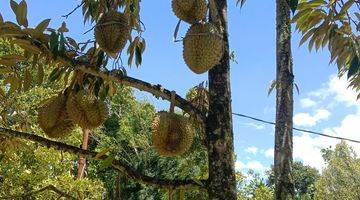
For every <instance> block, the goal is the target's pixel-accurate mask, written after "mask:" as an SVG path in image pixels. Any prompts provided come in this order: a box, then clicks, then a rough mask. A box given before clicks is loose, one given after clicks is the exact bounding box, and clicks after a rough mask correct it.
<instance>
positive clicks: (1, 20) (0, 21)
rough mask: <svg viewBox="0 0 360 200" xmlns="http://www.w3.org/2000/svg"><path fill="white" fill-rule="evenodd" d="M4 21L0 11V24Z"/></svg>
mask: <svg viewBox="0 0 360 200" xmlns="http://www.w3.org/2000/svg"><path fill="white" fill-rule="evenodd" d="M2 23H4V18H3V17H2V15H1V13H0V24H2Z"/></svg>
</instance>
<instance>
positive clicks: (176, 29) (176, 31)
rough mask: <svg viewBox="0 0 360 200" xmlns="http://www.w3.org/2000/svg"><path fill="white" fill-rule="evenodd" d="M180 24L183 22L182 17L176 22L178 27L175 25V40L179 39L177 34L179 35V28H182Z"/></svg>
mask: <svg viewBox="0 0 360 200" xmlns="http://www.w3.org/2000/svg"><path fill="white" fill-rule="evenodd" d="M180 24H181V19H179V21H178V23H177V24H176V27H175V31H174V37H173V39H174V41H176V39H177V35H178V32H179V28H180Z"/></svg>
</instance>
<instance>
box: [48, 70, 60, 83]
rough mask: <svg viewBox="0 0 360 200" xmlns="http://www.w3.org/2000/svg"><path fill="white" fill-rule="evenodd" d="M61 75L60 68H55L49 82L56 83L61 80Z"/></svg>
mask: <svg viewBox="0 0 360 200" xmlns="http://www.w3.org/2000/svg"><path fill="white" fill-rule="evenodd" d="M60 74H61V70H60V69H59V68H55V69H54V70H53V71H52V72H51V73H50V75H49V81H50V82H54V81H55V80H56V79H58V78H59V76H60Z"/></svg>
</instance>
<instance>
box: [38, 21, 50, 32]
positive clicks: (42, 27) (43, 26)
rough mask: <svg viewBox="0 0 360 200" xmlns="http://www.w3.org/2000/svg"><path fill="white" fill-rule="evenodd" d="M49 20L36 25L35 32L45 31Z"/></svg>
mask: <svg viewBox="0 0 360 200" xmlns="http://www.w3.org/2000/svg"><path fill="white" fill-rule="evenodd" d="M50 20H51V19H45V20H43V21H42V22H40V24H38V25H37V26H36V28H35V30H36V31H38V32H40V33H42V32H44V31H45V29H46V28H47V27H48V26H49V23H50Z"/></svg>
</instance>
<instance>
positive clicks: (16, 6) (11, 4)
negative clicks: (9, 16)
mask: <svg viewBox="0 0 360 200" xmlns="http://www.w3.org/2000/svg"><path fill="white" fill-rule="evenodd" d="M10 6H11V9H12V11H13V12H14V14H15V15H16V13H17V11H16V10H17V8H18V6H19V4H18V3H16V2H15V1H14V0H10Z"/></svg>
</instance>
